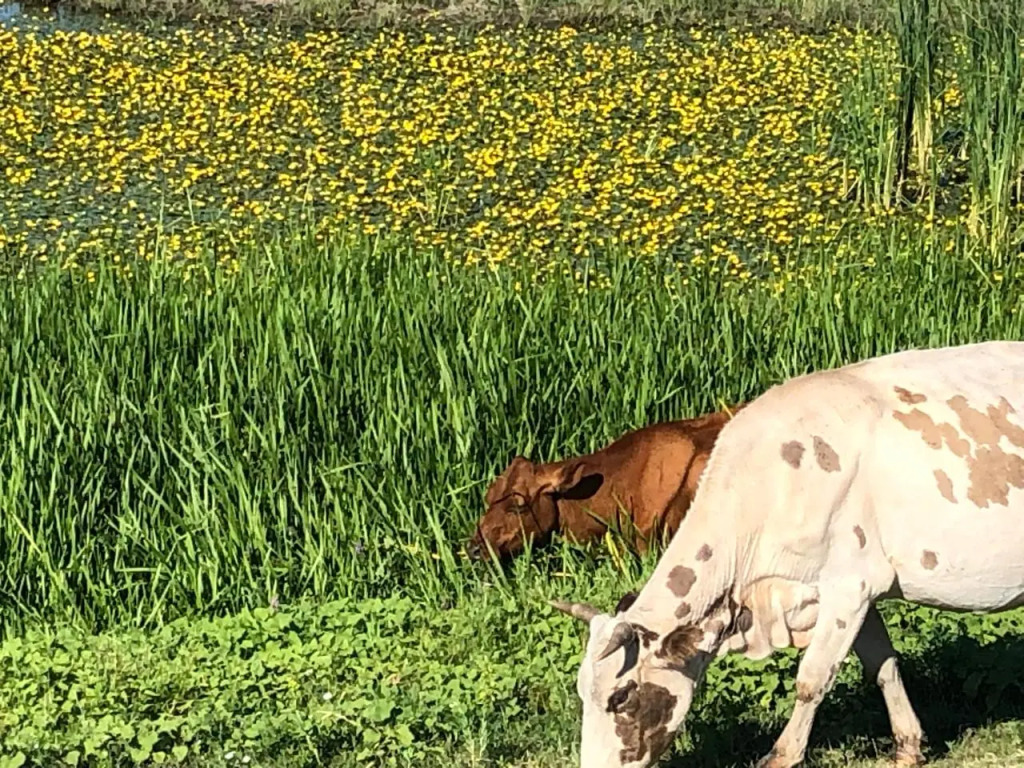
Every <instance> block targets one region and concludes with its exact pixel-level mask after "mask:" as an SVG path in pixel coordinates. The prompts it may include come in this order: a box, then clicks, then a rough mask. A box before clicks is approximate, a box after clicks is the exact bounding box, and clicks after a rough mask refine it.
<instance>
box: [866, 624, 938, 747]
mask: <svg viewBox="0 0 1024 768" xmlns="http://www.w3.org/2000/svg"><path fill="white" fill-rule="evenodd" d="M853 651H854V653H856V654H857V656H858V657H860V661H861V664H863V665H864V677H865V678H866V679H868V680H874V681H875V682H876V683H878V687H879V688H881V689H882V696H883V697H884V698H885V707H886V709H887V710H889V722H890V723H891V725H892V737H893V741H894V742H895V743H896V762H897V763H898V764H900V765H918V764H920V763H923V762H924V755H923V754H921V739H922V737H923V736H924V733H923V732H922V730H921V722H920V721H919V720H918V719H917V715H916V714H915V713H914V708H913V707H912V706H911V704H910V699H909V697H908V696H907V689H906V688H904V687H903V680H902V678H900V670H899V667H898V665H897V663H896V651H895V649H894V648H893V647H892V642H890V640H889V633H888V631H886V629H885V624H884V623H883V621H882V617H881V616H880V615H879V614H878V610H877V609H876V608H875V607H874V606H871V607H870V608H869V609H868V612H867V614H866V615H865V616H864V624H863V625H862V626H861V628H860V632H859V633H858V634H857V639H856V640H854V641H853Z"/></svg>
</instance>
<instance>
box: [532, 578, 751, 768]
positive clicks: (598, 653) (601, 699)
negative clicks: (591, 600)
mask: <svg viewBox="0 0 1024 768" xmlns="http://www.w3.org/2000/svg"><path fill="white" fill-rule="evenodd" d="M633 598H634V596H633V595H627V596H626V597H624V598H623V599H622V600H621V601H620V602H619V608H617V609H616V611H615V613H614V615H608V614H605V613H600V612H599V611H598V610H597V609H596V608H593V607H592V606H590V605H587V604H585V603H563V602H561V601H553V602H552V605H553V606H554V607H556V608H558V609H559V610H560V611H563V612H565V613H568V614H569V615H571V616H574V617H576V618H578V619H580V620H582V621H585V622H587V624H588V626H589V627H590V637H589V639H588V640H587V650H586V654H585V655H584V657H583V662H582V664H581V665H580V671H579V676H578V677H577V680H576V691H577V693H578V694H579V696H580V699H581V700H582V701H583V731H582V737H581V743H580V768H645V767H646V766H649V765H652V764H653V763H654V762H655V761H656V760H657V759H658V757H659V756H660V755H661V754H662V753H663V752H664V751H665V750H666V749H667V748H668V746H669V745H670V744H671V743H672V739H673V737H674V736H675V733H676V731H677V730H678V729H679V726H680V725H682V723H683V720H684V718H685V717H686V714H687V712H688V711H689V710H690V704H691V703H692V702H693V696H694V692H695V690H696V687H697V685H698V683H699V682H700V679H701V677H702V676H703V674H704V671H705V669H706V668H707V665H708V662H709V661H710V660H711V659H712V658H713V656H714V655H715V653H716V652H717V650H718V648H719V647H720V646H721V645H722V643H723V641H724V640H725V639H726V638H727V637H728V635H729V634H731V632H732V627H733V626H734V624H735V621H734V615H735V614H736V610H735V606H734V605H732V604H731V602H730V601H726V602H727V603H729V604H728V605H727V606H724V605H723V606H718V607H716V608H715V609H714V610H713V611H712V612H711V613H710V614H709V616H708V617H707V618H706V619H705V620H704V621H702V622H700V623H699V625H698V624H683V625H680V626H678V627H676V628H675V629H673V630H671V631H670V632H668V633H666V634H664V635H659V634H657V633H656V632H653V631H651V630H650V629H648V628H646V627H644V626H642V625H641V624H638V623H634V622H630V621H629V620H628V618H627V615H628V614H627V613H626V611H628V606H629V604H630V603H631V602H632V599H633Z"/></svg>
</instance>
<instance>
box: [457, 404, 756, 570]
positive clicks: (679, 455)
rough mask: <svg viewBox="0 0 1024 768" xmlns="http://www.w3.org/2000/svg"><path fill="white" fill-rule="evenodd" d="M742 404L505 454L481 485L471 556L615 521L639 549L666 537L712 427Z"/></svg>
mask: <svg viewBox="0 0 1024 768" xmlns="http://www.w3.org/2000/svg"><path fill="white" fill-rule="evenodd" d="M742 407H743V406H742V405H739V406H735V407H733V408H731V409H726V410H725V411H721V412H718V413H710V414H706V415H704V416H700V417H698V418H695V419H686V420H683V421H668V422H664V423H661V424H653V425H651V426H648V427H644V428H643V429H638V430H635V431H633V432H628V433H626V434H625V435H623V436H622V437H620V438H619V439H618V440H616V441H615V442H613V443H612V444H611V445H609V446H607V447H606V448H604V449H602V450H600V451H597V452H596V453H591V454H589V455H587V456H577V457H575V458H571V459H565V460H563V461H556V462H553V463H551V464H534V463H532V462H530V461H527V460H526V459H525V458H523V457H522V456H517V457H516V458H514V459H512V462H511V463H510V464H509V465H508V467H506V469H505V471H504V472H502V473H501V475H499V476H498V477H497V479H495V481H494V482H493V483H492V484H491V487H490V488H488V489H487V495H486V497H485V501H486V502H487V511H486V512H485V513H484V516H483V517H482V518H480V521H479V522H478V523H477V527H476V532H475V534H474V536H473V538H472V539H471V540H470V541H469V542H468V544H467V545H466V551H467V553H468V554H469V555H470V557H474V558H482V557H485V556H487V554H488V548H487V545H488V544H490V546H491V548H492V549H493V550H494V552H495V554H497V555H498V556H500V557H504V556H508V555H514V554H516V553H518V552H519V551H521V550H522V549H523V547H524V542H525V540H531V541H533V542H534V543H541V542H543V541H546V540H547V539H548V538H549V537H550V534H551V533H552V532H553V531H556V530H557V531H558V532H559V533H561V534H562V535H563V536H567V537H569V538H572V539H574V540H576V541H578V542H584V541H588V540H592V539H595V538H598V537H600V536H602V535H603V534H604V532H605V531H606V530H607V528H608V524H609V523H610V522H612V521H615V520H618V522H619V523H620V525H622V524H623V523H625V525H622V527H623V528H632V529H633V530H634V531H635V532H636V533H637V534H639V536H637V547H638V549H640V551H644V550H645V549H646V548H647V545H648V544H649V543H652V542H655V541H657V540H658V539H659V538H660V537H661V536H663V535H664V536H668V537H670V536H671V535H672V534H673V533H675V530H676V528H678V527H679V523H680V522H681V521H682V519H683V516H684V515H685V514H686V510H687V509H688V508H689V506H690V502H691V501H692V500H693V497H694V494H695V493H696V492H697V481H698V480H699V479H700V476H701V473H702V472H703V471H704V466H705V465H706V464H707V461H708V456H709V455H710V454H711V448H712V447H713V446H714V444H715V440H716V439H717V438H718V433H719V432H720V431H721V430H722V427H724V426H725V424H726V422H728V421H729V419H731V418H732V416H733V414H735V413H736V412H737V411H739V410H740V409H741V408H742Z"/></svg>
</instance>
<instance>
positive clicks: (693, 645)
mask: <svg viewBox="0 0 1024 768" xmlns="http://www.w3.org/2000/svg"><path fill="white" fill-rule="evenodd" d="M703 638H704V633H703V632H702V631H701V630H700V629H699V628H698V627H695V626H693V625H692V624H684V625H683V626H681V627H676V628H675V629H673V630H672V631H671V632H669V633H668V634H667V635H665V637H664V639H663V640H662V641H661V646H660V647H659V648H658V650H657V651H656V652H655V655H656V656H657V657H658V658H660V659H667V660H668V661H671V662H673V663H674V664H685V663H686V662H687V661H689V660H690V659H692V658H693V657H694V656H696V655H697V644H698V643H700V641H701V640H702V639H703Z"/></svg>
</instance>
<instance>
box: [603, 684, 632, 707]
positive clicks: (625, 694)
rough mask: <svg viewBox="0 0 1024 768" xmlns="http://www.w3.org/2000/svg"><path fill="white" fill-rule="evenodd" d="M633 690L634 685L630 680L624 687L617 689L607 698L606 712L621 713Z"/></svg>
mask: <svg viewBox="0 0 1024 768" xmlns="http://www.w3.org/2000/svg"><path fill="white" fill-rule="evenodd" d="M635 690H636V683H635V682H634V681H632V680H630V681H629V682H628V683H626V684H625V685H624V686H622V687H621V688H619V690H617V691H615V692H614V693H613V694H612V695H611V696H609V697H608V711H609V712H621V711H622V709H623V707H624V706H625V705H626V703H627V702H628V701H629V699H630V697H631V696H632V695H633V692H634V691H635Z"/></svg>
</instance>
